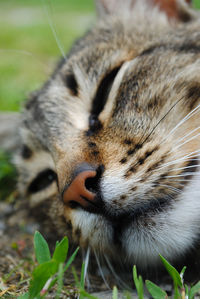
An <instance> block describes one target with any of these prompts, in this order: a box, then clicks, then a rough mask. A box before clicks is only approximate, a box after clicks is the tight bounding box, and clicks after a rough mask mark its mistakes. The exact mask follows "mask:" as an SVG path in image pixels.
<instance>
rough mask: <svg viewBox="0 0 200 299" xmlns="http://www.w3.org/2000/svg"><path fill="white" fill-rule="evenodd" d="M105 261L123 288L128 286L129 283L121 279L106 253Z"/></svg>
mask: <svg viewBox="0 0 200 299" xmlns="http://www.w3.org/2000/svg"><path fill="white" fill-rule="evenodd" d="M104 258H105V261H106V263H107V265H108V267H109V269H110V271H111V273H112V275H113V276H114V278H115V279H116V281H117V282H118V284H119V285H120V287H121V288H127V285H126V284H125V283H124V281H122V280H121V278H120V277H119V275H117V273H116V272H115V270H114V268H113V266H112V265H111V263H110V261H109V259H108V257H107V256H106V255H104Z"/></svg>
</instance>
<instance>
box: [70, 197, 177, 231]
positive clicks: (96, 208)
mask: <svg viewBox="0 0 200 299" xmlns="http://www.w3.org/2000/svg"><path fill="white" fill-rule="evenodd" d="M82 199H83V200H85V201H86V205H85V206H82V205H81V204H79V203H77V202H73V201H71V204H70V207H71V208H72V209H73V210H82V211H86V212H89V213H91V214H97V215H101V216H103V217H104V218H106V220H108V221H110V222H111V223H112V225H118V224H119V223H120V224H121V225H122V224H123V225H124V224H128V223H130V222H134V221H137V220H138V219H140V218H143V217H147V216H152V215H154V214H157V213H160V212H162V211H163V210H166V209H169V208H170V207H171V203H172V200H171V198H169V197H160V198H155V199H149V200H146V201H144V202H140V203H133V205H132V206H131V207H130V206H129V208H128V210H122V209H121V210H120V209H114V208H113V207H112V206H110V205H108V204H106V203H105V202H104V200H103V199H102V196H101V195H100V194H99V195H97V196H96V197H95V199H94V200H92V201H89V200H88V199H87V198H84V197H82Z"/></svg>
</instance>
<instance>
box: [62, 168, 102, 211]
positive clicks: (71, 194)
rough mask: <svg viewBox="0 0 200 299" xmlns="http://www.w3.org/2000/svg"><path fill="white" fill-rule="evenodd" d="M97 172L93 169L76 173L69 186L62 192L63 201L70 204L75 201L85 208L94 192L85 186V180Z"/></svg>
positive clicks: (91, 199)
mask: <svg viewBox="0 0 200 299" xmlns="http://www.w3.org/2000/svg"><path fill="white" fill-rule="evenodd" d="M96 174H97V172H96V171H94V170H85V171H82V172H80V173H79V174H77V176H76V177H75V178H74V180H73V181H72V183H71V184H70V185H69V187H68V188H67V189H66V190H65V192H64V194H63V201H64V203H65V204H67V205H70V204H72V203H77V204H79V205H80V206H81V207H83V208H87V207H88V205H89V203H90V202H91V201H93V200H94V198H95V194H94V193H93V192H91V191H89V190H88V189H87V188H86V184H85V183H86V180H87V179H89V178H93V177H95V176H96Z"/></svg>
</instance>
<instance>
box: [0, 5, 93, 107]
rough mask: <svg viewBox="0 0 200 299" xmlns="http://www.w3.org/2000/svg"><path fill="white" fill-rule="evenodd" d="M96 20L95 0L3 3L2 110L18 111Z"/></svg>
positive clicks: (0, 40) (0, 30)
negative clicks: (76, 40) (75, 41)
mask: <svg viewBox="0 0 200 299" xmlns="http://www.w3.org/2000/svg"><path fill="white" fill-rule="evenodd" d="M94 19H95V13H94V4H93V1H92V0H0V110H2V111H9V110H12V111H17V110H19V108H20V103H21V102H22V101H23V100H24V99H25V98H26V97H27V95H28V94H29V92H30V91H32V90H34V89H37V88H39V87H40V86H41V84H42V82H44V81H45V80H46V78H47V77H48V75H49V74H50V73H51V72H52V70H53V67H54V65H55V64H56V61H57V60H58V58H59V57H60V56H61V50H60V49H59V47H61V48H62V49H63V52H64V53H66V52H67V50H68V49H69V47H70V46H71V44H72V43H73V41H74V40H75V39H76V38H77V37H78V36H80V35H81V34H83V33H84V32H85V31H86V30H87V29H88V28H89V27H90V26H91V24H93V21H94ZM52 27H53V30H55V31H56V38H58V40H59V44H60V45H59V46H58V45H57V42H56V38H55V35H54V34H53V32H52Z"/></svg>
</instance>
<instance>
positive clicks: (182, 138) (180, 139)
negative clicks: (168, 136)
mask: <svg viewBox="0 0 200 299" xmlns="http://www.w3.org/2000/svg"><path fill="white" fill-rule="evenodd" d="M199 129H200V126H199V127H197V128H195V129H194V130H192V131H190V132H189V133H188V134H186V135H184V136H183V137H181V138H179V139H178V140H177V142H175V144H174V145H176V144H178V143H179V142H181V141H182V140H184V139H185V138H187V137H188V136H190V135H191V134H192V133H194V132H196V131H197V130H199Z"/></svg>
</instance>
